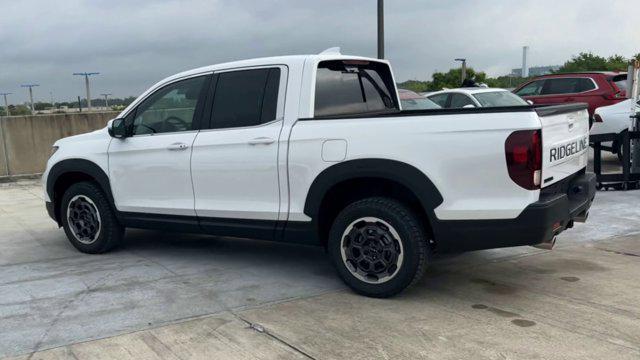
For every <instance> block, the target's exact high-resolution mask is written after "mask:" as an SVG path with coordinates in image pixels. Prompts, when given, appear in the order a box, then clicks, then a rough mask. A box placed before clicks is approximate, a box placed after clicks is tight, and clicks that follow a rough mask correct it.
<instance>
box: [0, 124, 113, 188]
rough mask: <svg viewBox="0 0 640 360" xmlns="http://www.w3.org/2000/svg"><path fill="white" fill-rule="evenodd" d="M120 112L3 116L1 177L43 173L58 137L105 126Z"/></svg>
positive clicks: (0, 141) (0, 151) (0, 142)
mask: <svg viewBox="0 0 640 360" xmlns="http://www.w3.org/2000/svg"><path fill="white" fill-rule="evenodd" d="M117 114H118V113H117V112H100V113H77V114H52V115H34V116H10V117H2V118H0V176H6V175H11V176H16V175H27V174H39V173H42V172H43V171H44V168H45V165H46V163H47V159H48V158H49V155H50V154H51V146H52V145H53V143H54V142H55V141H56V140H58V139H61V138H63V137H67V136H72V135H77V134H82V133H86V132H90V131H93V130H97V129H101V128H103V127H105V126H106V124H107V122H108V121H109V120H111V119H113V118H114V117H115V116H116V115H117ZM5 147H6V154H5ZM7 159H8V160H9V161H8V165H9V166H8V172H7V161H6V160H7Z"/></svg>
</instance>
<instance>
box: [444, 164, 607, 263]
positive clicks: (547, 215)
mask: <svg viewBox="0 0 640 360" xmlns="http://www.w3.org/2000/svg"><path fill="white" fill-rule="evenodd" d="M595 192H596V177H595V174H593V173H584V172H581V173H578V174H576V175H573V176H572V177H570V178H568V179H567V180H566V181H564V182H562V183H559V184H557V185H556V184H554V188H553V189H543V190H541V195H540V200H539V201H538V202H535V203H533V204H531V205H529V206H528V207H527V208H525V209H524V210H523V211H522V213H521V214H520V215H519V216H518V217H517V218H515V219H500V220H446V221H437V222H436V224H434V229H433V230H434V238H435V241H436V251H437V252H460V251H469V250H482V249H493V248H501V247H511V246H522V245H537V244H540V243H545V242H549V241H551V239H553V238H554V237H555V236H556V235H558V234H560V233H561V232H562V231H564V230H566V229H567V228H571V227H572V226H573V223H574V221H575V222H584V221H585V220H586V218H587V216H588V215H589V209H590V208H591V203H592V202H593V198H594V197H595Z"/></svg>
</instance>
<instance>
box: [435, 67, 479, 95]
mask: <svg viewBox="0 0 640 360" xmlns="http://www.w3.org/2000/svg"><path fill="white" fill-rule="evenodd" d="M466 76H467V79H473V80H474V81H475V82H476V83H482V82H485V80H486V78H487V74H485V73H483V72H476V71H475V70H473V68H467V74H466ZM431 77H432V79H433V80H432V81H431V82H430V83H429V87H428V90H429V91H438V90H442V89H444V88H458V87H460V85H462V79H461V77H462V68H454V69H450V70H449V71H447V72H446V73H442V72H435V73H433V75H432V76H431Z"/></svg>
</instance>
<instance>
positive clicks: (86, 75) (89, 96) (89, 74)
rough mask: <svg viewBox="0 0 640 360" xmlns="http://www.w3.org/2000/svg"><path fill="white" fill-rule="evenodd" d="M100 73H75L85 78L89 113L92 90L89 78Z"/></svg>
mask: <svg viewBox="0 0 640 360" xmlns="http://www.w3.org/2000/svg"><path fill="white" fill-rule="evenodd" d="M98 74H100V73H99V72H83V73H79V72H78V73H73V75H78V76H84V84H85V86H86V88H87V111H91V90H90V89H89V76H91V75H98Z"/></svg>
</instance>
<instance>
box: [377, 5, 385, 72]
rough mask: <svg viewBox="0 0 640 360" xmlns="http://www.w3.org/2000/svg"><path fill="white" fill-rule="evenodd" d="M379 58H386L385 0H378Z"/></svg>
mask: <svg viewBox="0 0 640 360" xmlns="http://www.w3.org/2000/svg"><path fill="white" fill-rule="evenodd" d="M378 59H384V0H378Z"/></svg>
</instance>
